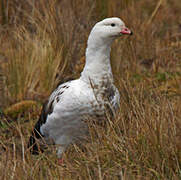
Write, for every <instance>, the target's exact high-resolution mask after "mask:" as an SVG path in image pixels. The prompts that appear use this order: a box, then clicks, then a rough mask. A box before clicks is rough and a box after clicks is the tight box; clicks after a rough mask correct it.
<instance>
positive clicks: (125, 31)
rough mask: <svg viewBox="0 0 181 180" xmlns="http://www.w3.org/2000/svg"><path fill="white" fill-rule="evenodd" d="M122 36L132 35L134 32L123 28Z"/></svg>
mask: <svg viewBox="0 0 181 180" xmlns="http://www.w3.org/2000/svg"><path fill="white" fill-rule="evenodd" d="M121 34H127V35H132V34H133V33H132V31H131V30H129V29H128V28H126V27H125V28H123V29H122V31H121Z"/></svg>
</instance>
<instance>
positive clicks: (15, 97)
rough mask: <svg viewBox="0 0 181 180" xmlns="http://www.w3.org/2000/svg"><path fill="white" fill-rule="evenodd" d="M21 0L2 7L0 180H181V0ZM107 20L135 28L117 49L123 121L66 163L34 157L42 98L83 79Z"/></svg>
mask: <svg viewBox="0 0 181 180" xmlns="http://www.w3.org/2000/svg"><path fill="white" fill-rule="evenodd" d="M18 2H19V3H17V2H16V1H15V0H14V1H7V2H5V1H1V4H0V8H1V11H0V12H1V14H0V24H1V25H0V34H1V36H0V43H1V49H0V85H1V86H0V99H1V101H0V118H1V121H0V132H1V134H0V155H1V156H0V179H18V180H19V179H32V180H34V179H40V180H41V179H65V180H66V179H67V180H69V179H82V180H84V179H100V180H101V179H102V180H103V179H125V180H127V179H150V180H151V179H163V180H165V179H169V180H177V179H180V178H181V141H180V139H181V108H180V102H181V86H180V84H181V19H180V9H181V3H180V0H175V1H171V0H168V1H166V0H159V1H156V0H153V1H148V0H146V1H138V2H137V1H133V0H129V1H124V2H122V1H114V2H113V1H111V0H98V1H91V0H89V1H85V0H78V1H75V2H74V1H72V2H71V1H65V0H64V1H56V0H53V1H50V0H47V1H46V3H44V2H45V1H43V0H39V1H26V3H25V2H24V1H23V0H20V1H18ZM35 2H36V3H35ZM109 16H118V17H121V18H122V19H123V20H124V21H125V22H126V24H127V25H128V27H130V28H131V29H133V32H134V36H132V37H129V38H123V39H122V40H120V39H118V40H116V42H115V43H114V44H113V49H112V67H113V72H114V76H115V79H116V84H117V86H118V87H119V89H120V94H121V104H120V113H119V116H118V117H117V118H116V119H115V120H110V119H109V118H108V121H107V123H106V125H105V126H104V127H102V126H98V125H94V124H90V134H91V140H90V141H89V142H88V143H85V144H83V145H82V147H79V146H71V147H70V148H69V149H68V150H67V152H66V153H65V154H64V159H65V164H64V166H58V163H57V160H56V153H55V151H54V150H53V149H52V148H50V150H48V152H47V153H44V154H40V155H39V156H32V155H30V154H29V152H28V150H27V148H26V144H27V140H28V137H29V135H30V132H31V129H32V127H33V125H34V123H35V122H36V121H37V119H38V115H39V113H40V109H41V108H40V106H39V102H43V101H44V99H45V98H46V97H48V96H49V94H50V92H51V91H52V89H54V88H55V86H56V85H57V84H58V83H59V82H63V81H66V80H67V79H69V78H76V77H78V76H79V73H80V71H81V69H82V63H83V62H82V61H83V60H84V57H83V56H84V52H85V47H86V39H87V36H88V34H89V31H90V29H91V27H92V25H93V24H94V23H95V22H96V21H98V20H100V19H102V18H104V17H109ZM23 100H35V101H37V102H38V103H37V105H36V103H34V102H35V101H23ZM21 101H22V102H21ZM17 102H20V103H18V104H15V105H13V106H10V105H12V104H14V103H17ZM29 102H33V106H29V104H28V103H29ZM26 103H27V104H26ZM30 104H32V103H30ZM35 106H36V107H35ZM18 108H19V110H18ZM13 109H16V110H15V112H13ZM2 112H6V115H5V116H4V115H3V114H2ZM7 112H8V113H7ZM9 112H10V113H9Z"/></svg>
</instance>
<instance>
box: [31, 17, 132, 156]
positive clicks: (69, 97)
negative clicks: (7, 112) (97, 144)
mask: <svg viewBox="0 0 181 180" xmlns="http://www.w3.org/2000/svg"><path fill="white" fill-rule="evenodd" d="M122 34H131V31H130V30H129V29H128V28H126V27H125V24H124V23H123V21H122V20H121V19H119V18H107V19H104V20H103V21H100V22H98V23H97V24H96V25H95V26H94V27H93V29H92V31H91V33H90V35H89V38H88V43H87V49H86V64H85V67H84V69H83V71H82V73H81V76H80V78H79V79H77V80H73V81H69V82H67V83H64V84H62V85H59V86H58V88H57V89H55V91H54V92H53V93H52V94H51V96H50V97H49V100H48V102H47V104H45V105H44V108H43V110H42V113H41V116H40V119H39V121H38V122H37V123H36V125H35V129H34V131H33V133H32V136H31V137H30V141H29V146H30V147H31V150H32V152H33V153H37V152H38V146H37V143H36V142H37V139H43V140H44V141H45V142H46V143H47V144H52V143H54V144H57V145H59V146H58V156H59V157H61V155H62V152H64V151H65V149H66V148H67V146H68V145H69V144H71V143H74V142H76V141H80V140H82V139H84V138H85V137H86V136H87V134H88V128H87V124H86V121H85V118H86V117H89V120H91V118H90V117H92V118H95V117H96V116H99V117H101V116H102V117H103V116H104V114H105V111H106V107H110V109H112V110H113V111H116V110H117V109H118V106H119V92H118V90H117V88H116V87H115V86H114V84H113V82H114V81H113V75H112V70H111V65H110V50H111V44H112V42H113V41H114V40H115V39H116V38H117V37H119V36H121V35H122Z"/></svg>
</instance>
